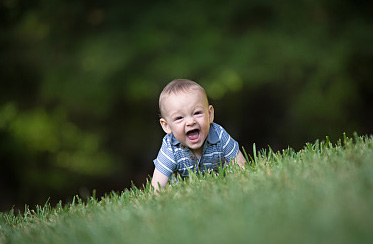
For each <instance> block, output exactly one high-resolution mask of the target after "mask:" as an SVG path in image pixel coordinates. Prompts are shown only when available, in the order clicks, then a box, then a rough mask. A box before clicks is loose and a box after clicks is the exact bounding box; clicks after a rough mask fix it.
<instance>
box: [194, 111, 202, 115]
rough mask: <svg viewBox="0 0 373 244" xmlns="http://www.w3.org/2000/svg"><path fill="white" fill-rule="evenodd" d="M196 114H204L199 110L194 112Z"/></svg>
mask: <svg viewBox="0 0 373 244" xmlns="http://www.w3.org/2000/svg"><path fill="white" fill-rule="evenodd" d="M194 114H195V115H199V114H202V111H197V112H195V113H194Z"/></svg>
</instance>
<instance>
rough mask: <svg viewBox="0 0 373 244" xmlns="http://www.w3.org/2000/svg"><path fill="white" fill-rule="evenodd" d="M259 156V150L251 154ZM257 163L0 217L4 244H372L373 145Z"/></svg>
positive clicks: (266, 154)
mask: <svg viewBox="0 0 373 244" xmlns="http://www.w3.org/2000/svg"><path fill="white" fill-rule="evenodd" d="M254 149H255V148H254ZM254 151H255V153H254V155H252V156H249V158H251V159H250V160H249V161H250V167H247V169H246V170H242V169H240V168H238V167H229V168H226V169H225V172H224V174H225V176H223V175H224V174H223V172H220V174H217V175H207V176H204V177H198V176H196V175H192V176H191V177H190V179H189V180H187V181H185V182H179V183H177V184H175V185H172V186H170V187H167V188H166V189H165V190H164V191H162V192H161V193H160V194H159V195H158V196H155V195H154V194H153V193H151V191H150V187H149V184H147V185H146V186H145V187H144V189H143V190H140V189H137V188H136V187H133V189H131V190H125V191H124V192H122V193H120V194H119V193H114V192H112V193H111V194H109V195H108V196H106V197H103V198H101V199H96V198H95V197H94V196H92V197H91V198H90V199H88V200H87V201H86V202H82V201H81V199H80V198H79V197H75V198H74V200H73V203H71V204H69V205H62V204H59V205H57V206H55V207H51V206H50V205H49V204H45V206H37V207H36V208H34V209H33V210H30V208H28V207H26V209H25V212H24V213H23V214H15V213H14V211H10V212H8V213H2V214H0V243H250V242H256V243H257V242H261V243H372V242H373V231H372V230H373V137H367V136H365V137H358V136H357V135H355V137H354V139H349V138H347V137H346V136H344V138H343V139H342V140H340V141H338V142H337V144H335V145H332V143H330V142H329V140H328V139H326V141H323V142H319V141H316V142H315V143H314V144H306V146H305V147H304V149H303V150H300V151H299V152H295V151H294V150H292V149H287V150H283V151H282V152H277V153H274V152H273V151H272V150H271V149H270V148H269V149H268V150H261V151H259V152H257V151H256V150H254Z"/></svg>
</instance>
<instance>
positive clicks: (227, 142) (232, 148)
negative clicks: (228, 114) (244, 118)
mask: <svg viewBox="0 0 373 244" xmlns="http://www.w3.org/2000/svg"><path fill="white" fill-rule="evenodd" d="M219 127H220V128H219V129H221V131H220V133H219V139H220V141H221V144H222V147H223V155H224V158H225V160H226V161H228V162H229V161H232V159H234V158H235V157H237V154H238V151H239V150H240V149H239V146H238V142H237V141H235V140H234V139H233V138H232V137H231V136H230V135H229V134H228V132H227V131H226V130H225V129H224V128H223V127H221V126H219Z"/></svg>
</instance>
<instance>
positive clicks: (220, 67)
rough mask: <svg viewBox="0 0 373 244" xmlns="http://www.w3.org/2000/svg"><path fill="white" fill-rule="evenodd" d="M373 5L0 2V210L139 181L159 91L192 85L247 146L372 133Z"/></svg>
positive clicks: (145, 170)
mask: <svg viewBox="0 0 373 244" xmlns="http://www.w3.org/2000/svg"><path fill="white" fill-rule="evenodd" d="M372 10H373V4H372V2H371V1H362V0H358V1H356V0H353V1H352V0H350V1H346V0H338V1H337V0H328V1H326V0H325V1H320V0H313V1H306V0H298V1H289V0H288V1H286V0H284V1H266V0H252V1H246V0H241V1H212V0H207V1H191V0H190V1H179V0H174V1H166V0H164V1H144V0H138V1H120V0H116V1H97V0H96V1H95V0H93V1H92V0H85V1H82V0H80V1H77V0H64V1H63V0H29V1H22V0H2V1H1V2H0V82H1V89H0V164H1V168H0V170H1V172H0V199H1V200H0V210H1V211H5V210H9V209H11V208H12V207H16V208H21V209H22V208H23V206H24V204H28V205H31V206H33V205H35V204H39V205H43V204H44V203H45V202H46V201H47V200H48V198H49V202H51V203H52V204H55V203H56V202H58V201H59V200H62V201H63V202H68V201H70V200H71V198H72V196H73V195H75V194H79V195H80V196H81V197H82V198H83V199H84V198H86V197H88V196H90V195H92V192H93V189H96V190H97V196H98V197H99V196H102V195H103V194H105V193H109V192H110V191H112V190H114V191H122V190H124V189H125V188H129V187H131V181H133V182H134V184H135V185H136V186H138V187H141V186H142V184H144V183H145V182H146V179H147V178H148V176H149V175H151V174H152V171H153V169H154V166H153V163H152V160H153V159H154V158H155V157H156V155H157V152H158V150H159V147H160V145H161V139H162V136H163V131H162V130H161V127H160V126H159V123H158V95H159V93H160V92H161V90H162V88H163V87H164V85H165V84H166V83H168V82H169V81H171V80H173V79H175V78H189V79H192V80H195V81H197V82H199V83H200V84H201V85H203V86H204V87H205V88H206V90H207V93H208V95H209V97H210V99H211V103H212V104H213V105H214V106H215V112H216V114H215V115H216V120H215V121H216V122H218V123H220V124H222V125H223V126H224V127H225V128H226V129H227V130H228V131H229V133H230V134H231V135H232V136H233V137H234V138H235V139H236V140H238V141H239V143H240V145H241V146H243V147H245V148H246V150H247V151H248V152H251V150H252V144H253V143H256V146H257V148H258V149H262V148H267V147H268V145H270V146H271V147H272V149H273V150H275V151H277V150H281V149H283V148H287V147H292V148H294V149H296V150H299V149H301V148H302V147H303V146H304V144H305V143H306V142H314V141H315V140H316V139H318V138H319V139H325V137H326V136H329V137H330V138H331V140H332V141H334V142H336V141H337V139H338V138H340V137H342V135H343V133H344V132H346V134H347V135H348V136H352V134H353V132H357V133H358V134H359V135H366V134H371V133H372V132H373V123H372V121H373V110H372V108H373V101H372V95H373V94H372V93H373V82H372V73H373V72H372V68H373V45H372V44H373V22H372V19H373V13H372Z"/></svg>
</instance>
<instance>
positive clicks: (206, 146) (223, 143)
mask: <svg viewBox="0 0 373 244" xmlns="http://www.w3.org/2000/svg"><path fill="white" fill-rule="evenodd" d="M159 110H160V112H161V119H160V123H161V126H162V129H163V130H164V132H166V133H167V135H166V136H165V137H164V138H163V142H162V146H161V149H160V150H159V153H158V156H157V158H156V159H155V160H154V165H155V169H154V173H153V178H152V186H153V187H154V189H155V192H157V191H158V190H159V187H158V186H159V185H160V186H161V188H163V187H164V186H165V185H166V184H167V182H168V181H169V179H170V177H171V176H172V174H174V173H179V174H180V175H181V177H186V176H188V173H189V170H191V171H194V172H204V171H206V170H207V171H209V170H213V171H216V170H218V167H219V166H221V164H222V163H223V165H224V163H229V162H231V161H235V162H237V163H238V164H239V165H240V166H241V167H242V168H244V164H245V162H246V160H245V158H244V156H243V155H242V153H241V151H240V149H239V146H238V143H237V142H236V141H235V140H234V139H233V138H232V137H231V136H230V135H229V134H228V133H227V132H226V131H225V130H224V129H223V127H221V126H220V125H218V124H216V123H213V121H214V108H213V106H212V105H209V102H208V99H207V95H206V92H205V90H204V89H203V87H201V86H200V85H199V84H197V83H196V82H194V81H191V80H184V79H177V80H173V81H171V82H170V83H169V84H168V85H167V86H166V87H165V88H164V89H163V91H162V93H161V95H160V97H159Z"/></svg>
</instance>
